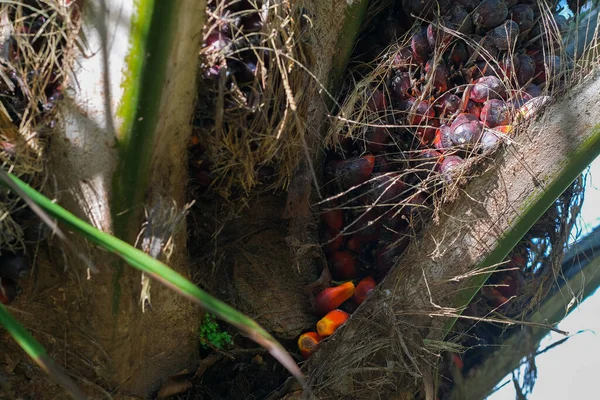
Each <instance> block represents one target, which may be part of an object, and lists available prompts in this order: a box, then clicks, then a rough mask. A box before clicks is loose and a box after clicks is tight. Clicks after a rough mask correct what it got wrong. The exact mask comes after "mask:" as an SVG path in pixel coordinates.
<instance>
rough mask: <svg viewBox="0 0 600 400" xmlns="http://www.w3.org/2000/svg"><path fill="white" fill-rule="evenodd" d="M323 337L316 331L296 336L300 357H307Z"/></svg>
mask: <svg viewBox="0 0 600 400" xmlns="http://www.w3.org/2000/svg"><path fill="white" fill-rule="evenodd" d="M321 340H323V338H322V337H321V336H320V335H319V334H318V333H317V332H306V333H303V334H302V335H300V337H299V338H298V348H299V349H300V354H302V357H304V358H308V357H310V356H311V354H312V353H314V352H315V350H317V346H318V345H319V343H320V342H321Z"/></svg>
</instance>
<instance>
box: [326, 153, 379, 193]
mask: <svg viewBox="0 0 600 400" xmlns="http://www.w3.org/2000/svg"><path fill="white" fill-rule="evenodd" d="M334 167H335V179H336V180H337V181H338V182H339V184H340V185H341V186H342V188H343V189H349V188H351V187H353V186H356V185H360V184H361V183H363V182H365V181H366V180H368V179H369V178H370V177H371V173H372V172H373V168H374V167H375V157H373V156H372V155H370V154H368V155H366V156H362V157H355V158H349V159H347V160H343V161H338V162H337V163H335V166H334Z"/></svg>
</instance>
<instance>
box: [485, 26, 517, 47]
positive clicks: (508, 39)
mask: <svg viewBox="0 0 600 400" xmlns="http://www.w3.org/2000/svg"><path fill="white" fill-rule="evenodd" d="M488 37H489V38H490V39H491V40H492V43H494V46H496V47H497V48H498V50H508V49H513V48H514V47H515V44H516V43H517V38H518V37H519V25H518V24H517V23H516V22H515V21H512V20H510V19H509V20H507V21H505V22H504V23H503V24H502V25H500V26H498V27H496V28H494V29H493V30H491V31H490V32H488Z"/></svg>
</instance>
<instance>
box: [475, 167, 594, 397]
mask: <svg viewBox="0 0 600 400" xmlns="http://www.w3.org/2000/svg"><path fill="white" fill-rule="evenodd" d="M590 169H591V173H590V175H589V179H590V180H589V181H588V182H587V187H586V192H585V200H584V203H583V207H582V210H581V219H582V222H583V224H584V231H583V232H582V235H585V234H586V233H587V232H589V231H591V229H592V228H594V227H595V226H597V225H599V224H600V157H599V158H597V159H596V160H595V161H594V162H593V163H592V164H591V166H590ZM558 327H559V329H561V330H564V331H567V332H569V333H570V334H571V335H574V336H572V337H571V338H570V339H569V340H567V342H566V343H563V344H562V345H559V346H557V347H555V348H553V349H551V350H550V351H548V352H546V353H544V354H542V355H540V356H538V358H537V360H536V365H537V367H538V378H537V381H536V384H535V386H534V388H533V392H532V394H531V396H530V397H529V400H553V399H561V400H571V399H600V394H598V379H600V291H596V293H594V294H593V295H591V296H590V297H589V298H588V299H587V300H586V301H584V302H583V303H582V304H581V305H580V306H579V307H578V308H577V309H575V310H574V311H573V312H572V313H571V314H570V315H569V316H567V317H566V318H565V319H564V320H563V321H562V322H561V323H560V324H559V325H558ZM580 331H583V332H581V333H579V334H576V333H577V332H580ZM562 338H563V336H562V335H559V334H556V333H551V334H550V335H548V336H547V337H545V338H544V339H543V340H542V343H541V348H545V347H546V346H548V345H549V344H551V343H554V342H556V341H558V340H561V339H562ZM506 379H510V376H509V377H507V378H506ZM506 379H505V380H503V383H504V382H505V381H506ZM514 399H515V390H514V388H513V386H512V383H509V384H508V385H506V386H504V387H503V388H502V389H500V390H499V391H498V392H496V393H494V394H493V395H491V396H489V397H488V400H514ZM469 400H470V399H469ZM473 400H476V399H473Z"/></svg>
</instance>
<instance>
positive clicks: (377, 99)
mask: <svg viewBox="0 0 600 400" xmlns="http://www.w3.org/2000/svg"><path fill="white" fill-rule="evenodd" d="M387 105H388V101H387V98H386V96H385V93H383V91H382V90H379V89H375V90H373V91H371V92H370V96H369V100H368V101H367V107H368V108H369V110H371V111H372V112H377V111H385V109H386V108H387Z"/></svg>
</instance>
